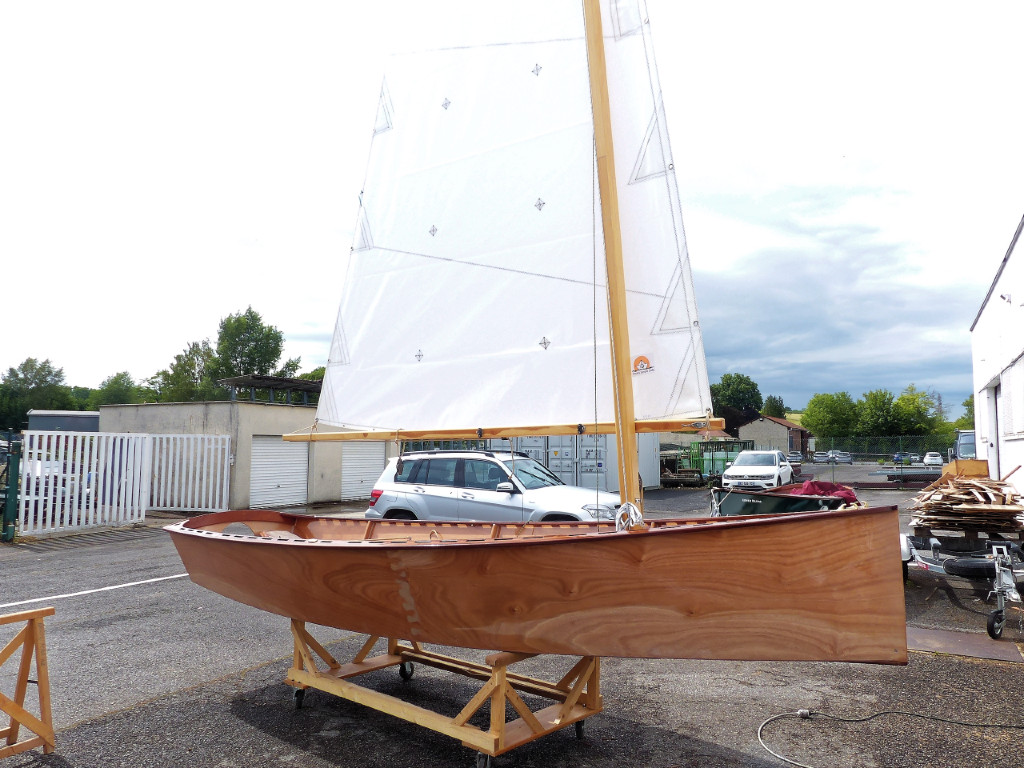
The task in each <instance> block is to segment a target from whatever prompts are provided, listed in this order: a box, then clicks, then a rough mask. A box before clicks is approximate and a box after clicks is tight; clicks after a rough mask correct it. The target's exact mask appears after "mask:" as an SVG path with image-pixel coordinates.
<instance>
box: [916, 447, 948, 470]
mask: <svg viewBox="0 0 1024 768" xmlns="http://www.w3.org/2000/svg"><path fill="white" fill-rule="evenodd" d="M921 463H922V464H924V465H925V466H926V467H941V466H942V465H943V464H944V463H945V462H944V461H943V460H942V454H941V453H938V452H937V451H928V453H926V454H925V455H924V461H922V462H921Z"/></svg>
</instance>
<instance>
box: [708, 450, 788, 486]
mask: <svg viewBox="0 0 1024 768" xmlns="http://www.w3.org/2000/svg"><path fill="white" fill-rule="evenodd" d="M791 482H793V467H792V466H791V465H790V463H789V461H788V460H787V459H786V454H784V453H783V452H782V451H741V452H740V454H739V455H738V456H737V457H736V460H735V461H734V462H732V464H730V465H729V466H728V468H726V470H725V471H724V472H723V473H722V487H723V488H775V487H777V486H780V485H788V484H789V483H791Z"/></svg>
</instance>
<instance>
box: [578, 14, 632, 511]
mask: <svg viewBox="0 0 1024 768" xmlns="http://www.w3.org/2000/svg"><path fill="white" fill-rule="evenodd" d="M583 14H584V23H585V25H586V34H587V59H588V62H589V69H590V101H591V107H592V109H593V113H594V151H595V153H596V157H597V181H598V188H599V189H600V192H601V224H602V227H603V230H604V248H605V264H606V268H607V270H608V314H609V325H610V330H611V349H612V373H613V381H614V382H615V436H616V438H617V440H618V448H619V451H618V452H619V461H618V465H619V496H620V498H621V499H622V501H623V503H625V502H627V501H631V502H633V503H635V504H637V505H639V504H640V473H639V467H638V464H637V445H636V425H635V423H634V422H635V419H636V417H635V413H634V408H633V382H632V379H631V375H632V374H631V371H632V365H631V363H630V359H629V328H628V324H627V320H626V281H625V276H624V272H623V263H622V233H621V231H620V229H619V197H618V188H617V187H616V185H615V155H614V152H613V145H612V118H611V106H610V103H609V98H608V77H607V72H606V68H605V58H604V34H603V31H602V29H601V3H600V0H584V2H583Z"/></svg>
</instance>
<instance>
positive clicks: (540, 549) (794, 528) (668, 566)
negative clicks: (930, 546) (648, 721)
mask: <svg viewBox="0 0 1024 768" xmlns="http://www.w3.org/2000/svg"><path fill="white" fill-rule="evenodd" d="M238 522H244V523H246V524H247V525H248V526H249V527H250V528H251V529H252V530H253V531H255V532H256V533H257V534H259V535H252V534H249V535H237V534H235V533H232V529H231V528H228V526H230V525H231V524H233V523H238ZM225 529H227V530H225ZM167 530H168V531H169V532H170V534H171V536H172V538H173V540H174V543H175V545H176V546H177V548H178V552H179V554H180V556H181V558H182V561H183V562H184V564H185V567H186V568H187V569H188V572H189V575H190V576H191V578H192V580H193V581H195V582H196V583H197V584H200V585H202V586H204V587H207V588H208V589H211V590H213V591H214V592H217V593H219V594H222V595H225V596H226V597H229V598H232V599H234V600H238V601H240V602H242V603H246V604H248V605H252V606H254V607H256V608H260V609H262V610H265V611H270V612H272V613H277V614H280V615H282V616H286V617H289V618H294V619H300V620H302V621H306V622H311V623H314V624H321V625H326V626H332V627H337V628H340V629H345V630H351V631H354V632H361V633H366V634H370V635H378V636H384V637H395V638H403V639H407V640H412V641H417V642H422V643H436V644H440V645H451V646H459V647H466V648H482V649H496V650H503V651H516V652H522V653H546V654H572V655H580V656H584V655H592V656H618V657H632V658H699V659H749V660H809V661H812V660H821V661H862V662H878V663H893V664H900V663H905V662H906V658H907V651H906V618H905V613H904V598H903V586H902V585H903V582H902V567H901V562H900V553H899V536H898V534H899V526H898V520H897V512H896V508H895V507H882V508H871V509H855V510H843V511H837V512H818V513H797V514H791V515H784V516H778V517H745V518H713V519H706V520H699V521H695V520H688V519H687V520H659V521H654V522H653V523H651V527H650V528H649V529H648V530H646V531H641V532H622V533H616V532H615V531H614V528H612V527H611V526H609V525H607V524H582V523H581V524H541V525H534V526H522V525H503V526H491V525H490V524H483V523H426V522H408V521H376V522H368V521H363V520H341V519H329V518H318V517H307V516H302V515H287V514H282V513H277V512H270V511H254V510H245V511H233V512H222V513H216V514H212V515H204V516H202V517H198V518H194V519H192V520H188V521H185V522H184V523H181V524H178V525H173V526H169V527H168V528H167ZM282 536H284V537H297V538H280V537H282Z"/></svg>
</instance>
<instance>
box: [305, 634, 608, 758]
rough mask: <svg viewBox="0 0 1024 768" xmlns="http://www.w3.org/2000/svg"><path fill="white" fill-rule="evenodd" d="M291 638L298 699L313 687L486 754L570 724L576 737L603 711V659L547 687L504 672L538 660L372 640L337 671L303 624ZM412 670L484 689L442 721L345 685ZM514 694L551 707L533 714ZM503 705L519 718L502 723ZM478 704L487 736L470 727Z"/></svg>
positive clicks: (579, 665) (589, 660)
mask: <svg viewBox="0 0 1024 768" xmlns="http://www.w3.org/2000/svg"><path fill="white" fill-rule="evenodd" d="M292 637H293V638H294V641H295V658H294V663H293V665H292V668H291V669H289V670H288V676H287V678H286V679H285V682H286V683H288V684H289V685H293V686H295V687H296V688H297V689H298V690H297V691H296V693H297V694H299V693H300V692H301V691H303V690H304V689H306V688H316V689H318V690H321V691H325V692H327V693H331V694H334V695H335V696H340V697H341V698H343V699H348V700H349V701H353V702H356V703H357V704H362V705H364V706H367V707H371V708H372V709H376V710H378V711H380V712H386V713H388V714H390V715H394V716H395V717H400V718H402V719H403V720H408V721H409V722H411V723H416V724H417V725H421V726H423V727H425V728H430V729H431V730H433V731H437V732H438V733H442V734H445V735H446V736H451V737H452V738H454V739H458V740H459V741H461V742H462V743H463V745H465V746H467V747H471V748H473V749H476V750H478V751H479V752H481V753H483V754H485V755H492V756H493V755H500V754H501V753H503V752H508V751H509V750H511V749H515V748H516V747H518V746H521V745H522V744H526V743H527V742H529V741H533V740H534V739H538V738H540V737H541V736H545V735H546V734H549V733H551V732H553V731H557V730H559V729H561V728H564V727H566V726H568V725H571V724H573V723H577V724H578V725H577V735H579V734H580V733H581V731H580V728H581V726H582V721H583V720H584V718H587V717H590V716H591V715H596V714H597V713H598V712H600V711H601V709H602V702H601V689H600V684H601V681H600V669H601V663H600V662H601V660H600V659H599V658H598V657H596V656H584V657H582V658H580V659H579V661H577V662H576V664H575V665H574V666H573V667H572V669H570V670H569V671H568V672H567V673H566V674H565V675H564V676H563V677H562V679H561V680H559V681H558V682H557V683H552V682H548V681H544V680H538V679H535V678H532V677H525V676H523V675H518V674H515V673H514V672H510V671H509V669H508V667H509V665H511V664H515V663H516V662H518V661H523V660H524V659H529V658H532V657H533V656H535V655H536V654H526V653H495V654H492V655H490V656H488V657H487V658H486V663H484V664H479V663H477V662H472V661H467V660H464V659H458V658H454V657H452V656H444V655H441V654H438V653H433V652H431V651H427V650H425V649H424V648H423V647H422V646H421V645H420V644H419V643H416V642H411V643H408V644H406V643H403V642H400V641H399V640H396V639H394V638H380V637H372V636H371V637H368V638H367V640H366V642H365V643H363V646H362V647H361V648H360V649H359V651H358V653H356V655H355V656H354V657H353V659H352V661H351V662H349V663H347V664H341V663H339V662H338V661H337V659H335V658H334V657H333V656H332V655H331V654H330V653H329V652H328V651H327V649H326V648H324V647H323V646H322V645H321V644H320V643H319V642H317V641H316V639H315V638H314V637H313V636H312V635H311V634H310V633H309V631H308V630H307V629H306V625H305V623H304V622H301V621H297V620H292ZM381 639H385V640H386V642H387V650H386V652H385V653H383V654H380V655H377V656H372V657H371V656H370V653H371V652H372V651H373V648H374V647H375V646H376V645H377V643H378V641H380V640H381ZM414 663H419V664H423V665H424V666H429V667H435V668H437V669H443V670H447V671H449V672H454V673H455V674H459V675H463V676H465V677H471V678H474V679H476V680H482V681H483V686H482V687H481V688H480V690H479V691H478V692H477V693H476V695H475V696H473V698H472V699H470V701H469V703H468V704H466V706H465V707H463V709H462V711H461V712H459V714H457V715H456V716H455V717H448V716H446V715H442V714H439V713H437V712H434V711H432V710H429V709H425V708H423V707H419V706H416V705H414V704H409V703H408V702H406V701H403V700H402V699H399V698H396V697H394V696H389V695H387V694H383V693H379V692H377V691H374V690H371V689H369V688H366V687H364V686H362V685H358V684H356V683H353V682H351V681H350V680H349V678H352V677H356V676H358V675H362V674H365V673H366V672H372V671H373V670H377V669H384V668H387V667H396V666H397V667H398V668H399V673H400V674H401V675H402V677H403V678H404V679H406V680H408V679H409V678H410V677H412V669H413V667H412V665H413V664H414ZM520 692H523V693H526V694H530V695H533V696H538V697H541V698H544V699H548V700H550V701H554V702H555V703H554V704H552V705H550V706H547V707H544V708H543V709H539V710H537V711H533V710H531V709H530V708H529V706H527V704H526V702H525V701H523V698H522V697H521V696H520V695H519V694H520ZM506 702H508V703H509V704H511V705H512V707H513V709H515V711H516V713H518V715H519V718H518V719H516V720H512V721H511V722H506V719H505V703H506ZM484 704H489V705H490V726H489V728H488V729H487V730H484V729H483V728H480V727H477V726H475V725H471V724H470V723H469V721H470V719H471V718H472V717H473V716H474V715H475V714H476V713H477V712H478V711H479V710H480V709H481V707H483V706H484Z"/></svg>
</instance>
